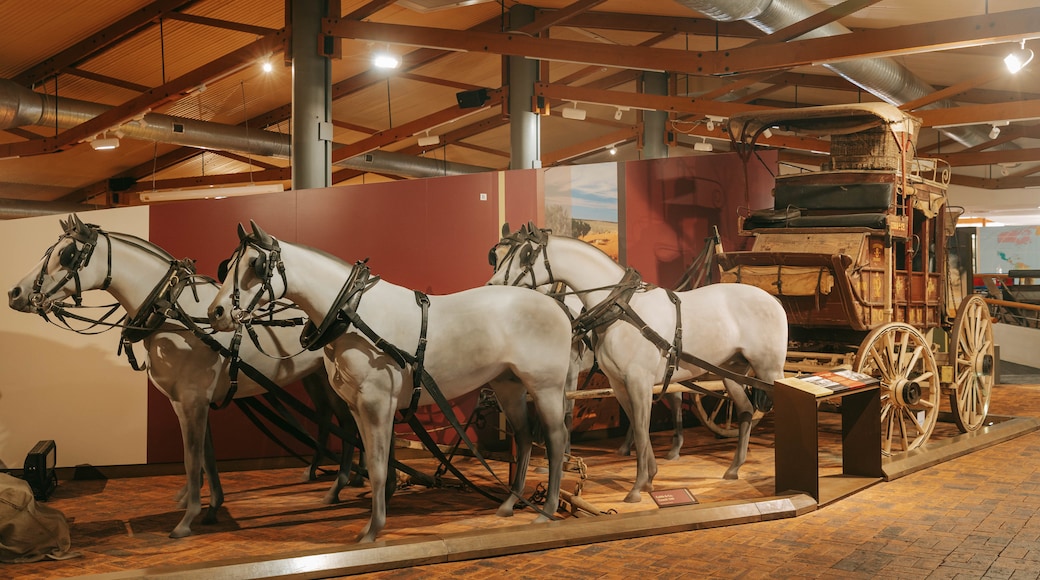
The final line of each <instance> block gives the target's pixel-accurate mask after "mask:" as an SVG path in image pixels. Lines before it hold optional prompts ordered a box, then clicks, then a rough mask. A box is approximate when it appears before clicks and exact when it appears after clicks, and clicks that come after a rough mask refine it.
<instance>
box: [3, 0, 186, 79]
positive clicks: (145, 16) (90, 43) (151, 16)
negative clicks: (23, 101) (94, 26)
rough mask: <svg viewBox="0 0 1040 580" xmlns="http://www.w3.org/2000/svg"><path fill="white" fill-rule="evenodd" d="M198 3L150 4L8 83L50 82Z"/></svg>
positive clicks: (173, 0) (175, 0)
mask: <svg viewBox="0 0 1040 580" xmlns="http://www.w3.org/2000/svg"><path fill="white" fill-rule="evenodd" d="M197 1H198V0H157V1H156V2H152V3H151V4H149V5H147V6H144V7H142V8H140V9H138V10H135V11H133V12H132V13H131V14H129V15H128V16H126V17H124V18H121V19H119V20H118V21H116V22H114V23H113V24H111V25H109V26H106V27H105V28H103V29H102V30H100V31H98V32H97V33H95V34H92V35H90V36H88V37H87V38H84V39H83V40H81V41H79V42H77V43H76V44H73V45H72V46H70V47H69V48H66V49H65V50H63V51H61V52H59V53H58V54H55V55H54V56H51V57H50V58H47V59H46V60H44V61H42V62H40V63H37V64H35V65H33V66H31V67H29V68H28V69H26V70H24V71H22V72H20V73H18V74H17V75H15V76H14V78H12V79H11V80H13V81H14V82H16V83H18V84H20V85H23V86H26V87H32V86H33V85H36V84H37V83H39V82H40V81H43V80H44V79H49V78H51V77H53V76H55V75H58V74H61V73H62V72H64V71H65V69H66V68H68V67H70V66H74V65H76V64H78V63H80V62H83V61H84V60H86V59H88V58H90V57H91V56H93V55H95V54H97V53H99V52H101V51H102V50H105V49H106V48H109V47H110V46H113V45H115V44H118V43H119V42H121V41H122V40H123V39H125V38H126V37H127V36H130V35H131V34H134V33H136V32H137V31H139V30H141V29H142V28H145V27H147V26H149V25H151V24H152V23H154V22H155V21H157V20H158V19H160V18H163V17H165V16H168V15H169V14H170V13H172V12H175V11H177V10H182V9H184V8H187V7H188V6H190V5H192V4H194V3H196V2H197Z"/></svg>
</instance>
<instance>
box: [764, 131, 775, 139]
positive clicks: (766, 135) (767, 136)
mask: <svg viewBox="0 0 1040 580" xmlns="http://www.w3.org/2000/svg"><path fill="white" fill-rule="evenodd" d="M762 136H763V137H765V138H766V139H771V138H772V137H773V132H772V131H770V130H769V129H766V130H765V131H762Z"/></svg>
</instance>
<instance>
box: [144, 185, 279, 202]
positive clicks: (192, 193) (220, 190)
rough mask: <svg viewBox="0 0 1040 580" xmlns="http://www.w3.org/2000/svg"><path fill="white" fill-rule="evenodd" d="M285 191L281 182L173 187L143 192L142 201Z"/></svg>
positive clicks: (211, 197)
mask: <svg viewBox="0 0 1040 580" xmlns="http://www.w3.org/2000/svg"><path fill="white" fill-rule="evenodd" d="M279 191H285V187H284V186H283V185H282V184H281V183H272V184H268V185H239V186H235V187H202V188H198V189H171V190H169V191H148V192H145V193H142V194H141V201H144V202H156V201H184V200H189V199H223V198H225V197H237V196H241V195H257V194H261V193H277V192H279Z"/></svg>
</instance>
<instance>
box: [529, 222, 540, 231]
mask: <svg viewBox="0 0 1040 580" xmlns="http://www.w3.org/2000/svg"><path fill="white" fill-rule="evenodd" d="M527 231H529V232H531V233H532V234H533V233H534V232H537V231H538V226H536V225H534V222H527Z"/></svg>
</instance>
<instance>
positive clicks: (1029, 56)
mask: <svg viewBox="0 0 1040 580" xmlns="http://www.w3.org/2000/svg"><path fill="white" fill-rule="evenodd" d="M1032 60H1033V51H1032V50H1029V49H1028V48H1026V41H1025V39H1024V38H1023V39H1022V44H1021V45H1020V46H1019V47H1018V48H1016V49H1014V50H1012V51H1011V52H1010V53H1009V54H1008V55H1007V56H1006V57H1004V64H1005V65H1006V66H1007V68H1008V70H1009V71H1011V74H1014V73H1017V72H1018V71H1020V70H1022V69H1023V68H1025V66H1026V65H1027V64H1029V63H1030V61H1032Z"/></svg>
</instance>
